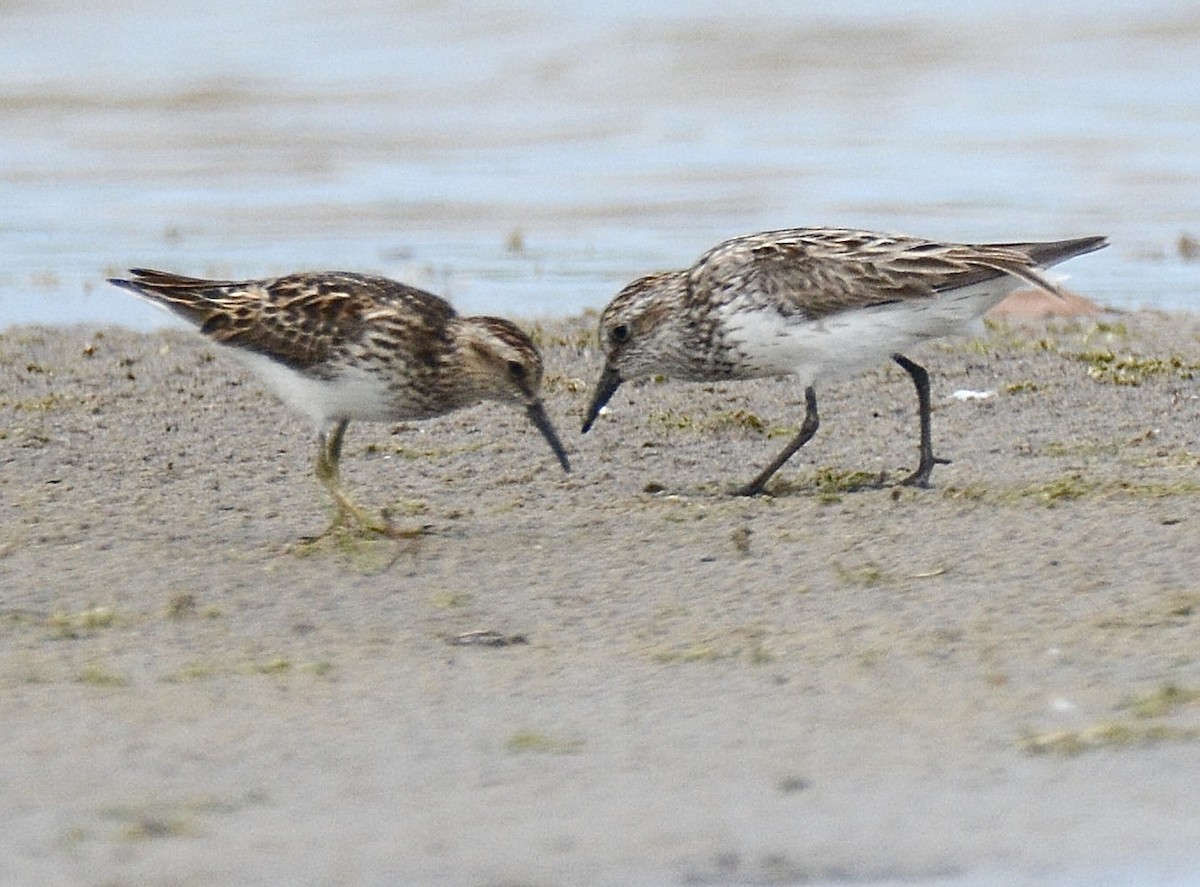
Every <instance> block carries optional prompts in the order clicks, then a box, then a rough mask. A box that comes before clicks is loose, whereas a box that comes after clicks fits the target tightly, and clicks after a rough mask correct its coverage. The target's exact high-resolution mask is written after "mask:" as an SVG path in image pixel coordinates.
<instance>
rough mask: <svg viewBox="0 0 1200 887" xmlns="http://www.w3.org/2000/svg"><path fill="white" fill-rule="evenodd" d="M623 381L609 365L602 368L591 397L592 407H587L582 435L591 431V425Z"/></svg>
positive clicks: (618, 373)
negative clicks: (594, 391) (602, 370)
mask: <svg viewBox="0 0 1200 887" xmlns="http://www.w3.org/2000/svg"><path fill="white" fill-rule="evenodd" d="M623 381H624V380H623V379H622V378H621V373H620V372H619V371H618V370H617V369H616V368H615V367H613V366H611V365H608V366H605V367H604V372H603V373H601V375H600V381H599V382H597V383H596V393H595V394H593V395H592V405H591V406H590V407H588V411H587V418H585V419H584V420H583V433H584V434H587V433H588V431H589V430H590V429H591V427H592V423H593V422H595V421H596V417H597V416H599V415H600V411H601V410H602V409H604V405H605V404H606V403H608V402H609V400H611V399H612V396H613V395H614V394H616V393H617V389H618V388H620V387H621V382H623Z"/></svg>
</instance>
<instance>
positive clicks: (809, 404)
mask: <svg viewBox="0 0 1200 887" xmlns="http://www.w3.org/2000/svg"><path fill="white" fill-rule="evenodd" d="M820 424H821V422H820V419H819V418H818V417H817V392H815V391H814V390H813V388H812V386H811V385H810V386H809V387H808V388H805V389H804V422H803V424H802V425H801V426H800V431H799V433H797V434H796V436H795V437H793V438H792V440H791V442H790V443H789V444H788V445H787V446H786V447H784V448H783V452H782V453H780V454H779V455H778V456H776V457H775V459H774V460H773V461H772V462H771V464H770V465H768V466H767V467H766V468H764V469H763V470H762V472H761V473H760V474H759V475H758V477H756V478H754V480H752V481H750V483H748V484H746V486H744V487H742V488H741V489H740V490H738V491H737V493H736V495H738V496H757V495H758V494H759V493H761V492H762V491H763V487H765V486H766V485H767V481H769V480H770V479H771V478H772V477H773V476H774V474H775V472H776V471H778V470H779V469H780V468H782V467H783V463H785V462H786V461H787V460H788V459H790V458H792V456H793V455H794V454H795V452H796V450H798V449H800V448H801V447H802V446H804V445H805V444H806V443H808V442H809V441H810V440H811V439H812V436H813V435H814V434H816V433H817V428H818V427H819V426H820Z"/></svg>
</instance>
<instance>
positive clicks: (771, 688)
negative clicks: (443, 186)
mask: <svg viewBox="0 0 1200 887" xmlns="http://www.w3.org/2000/svg"><path fill="white" fill-rule="evenodd" d="M589 323H590V322H589ZM538 335H539V338H540V339H541V341H542V342H543V344H544V348H545V352H546V358H547V365H548V372H549V378H548V388H549V394H548V401H547V402H548V408H549V411H550V414H551V415H552V417H553V418H554V419H555V421H556V423H557V424H558V427H559V431H560V433H561V435H562V437H563V439H564V441H565V442H566V443H567V446H568V449H569V451H570V452H571V456H572V459H573V462H574V466H575V471H574V472H573V473H572V474H571V475H569V476H568V475H563V474H562V473H561V472H560V471H559V469H558V468H557V466H556V464H555V462H554V460H553V458H552V456H551V454H550V452H549V450H548V449H547V447H546V446H545V443H544V441H542V440H541V438H540V437H539V436H538V434H537V433H536V431H534V430H533V429H532V428H530V427H528V426H527V425H526V423H525V420H524V418H523V417H522V416H521V415H520V414H519V413H517V412H515V411H510V410H505V409H504V408H502V407H481V408H477V409H474V410H471V411H468V412H464V413H461V414H459V415H456V416H453V417H449V418H447V419H444V420H438V421H434V422H427V423H420V424H413V425H408V426H397V427H387V426H369V425H361V424H360V425H354V426H351V429H350V434H349V436H348V438H347V445H346V456H345V460H344V463H343V465H344V471H345V479H346V483H347V486H348V488H349V490H350V491H351V492H352V494H353V495H355V496H356V497H357V498H358V499H359V501H361V502H363V503H364V504H366V505H369V506H371V507H374V508H382V507H387V508H389V509H390V510H391V513H392V514H393V515H394V519H395V520H396V522H397V523H399V524H401V525H411V526H414V527H416V526H424V525H427V526H428V527H429V528H430V533H429V535H427V536H425V537H423V538H421V539H418V540H415V541H412V542H404V543H399V544H397V543H393V542H385V541H366V540H340V541H337V540H326V541H324V542H322V543H319V544H316V545H312V546H306V545H304V544H302V543H301V542H300V540H301V537H303V536H304V535H305V534H312V533H315V532H318V531H320V530H321V529H322V528H323V527H324V526H325V523H326V521H327V520H328V516H329V511H328V508H327V503H326V501H325V498H324V495H323V493H322V492H321V490H320V488H319V487H318V486H317V484H316V482H315V481H314V479H313V477H312V473H311V460H312V457H313V455H314V445H313V440H312V434H311V431H310V429H309V428H308V427H306V425H305V424H304V422H303V421H302V420H301V419H299V418H297V417H295V416H293V415H292V414H291V413H289V412H288V411H287V410H286V409H285V408H284V407H283V406H281V405H280V404H279V403H278V402H277V401H276V400H274V398H273V397H272V396H271V395H270V394H268V393H267V392H266V391H265V390H264V389H263V388H262V387H261V386H260V385H259V384H258V382H257V381H256V380H255V379H254V378H253V377H252V376H250V375H249V374H248V373H246V372H245V371H244V370H243V369H242V367H241V366H240V364H238V363H237V362H236V361H234V360H231V359H230V358H228V357H227V356H226V355H224V354H221V353H217V352H216V351H215V349H214V348H213V347H212V346H209V345H208V344H206V343H205V342H203V341H201V340H200V339H199V338H198V337H196V336H194V335H191V334H188V333H184V332H178V333H176V332H164V333H158V334H153V335H141V334H134V333H129V332H123V331H120V330H114V329H106V330H96V329H93V328H86V329H84V328H73V329H39V328H17V329H13V330H10V331H8V332H6V333H4V334H3V335H0V379H2V381H3V386H2V388H0V454H2V457H0V458H2V459H3V462H4V465H3V469H2V471H0V510H2V513H3V515H4V519H3V524H2V533H3V535H2V538H0V586H2V588H3V592H2V593H0V594H2V596H0V637H2V642H0V693H2V695H3V699H4V716H3V718H0V745H2V747H3V749H4V755H3V763H0V795H2V796H3V798H4V803H3V804H0V831H2V832H3V834H4V835H5V845H6V848H7V849H6V851H5V852H4V853H2V854H0V881H2V882H3V883H13V884H16V883H21V884H40V883H46V884H49V883H55V884H62V883H78V884H96V885H99V884H110V885H115V884H172V885H192V884H196V885H199V884H233V883H238V884H266V883H291V884H379V885H383V884H400V883H412V884H417V883H420V884H480V885H518V884H522V885H523V884H531V885H553V884H585V883H586V884H614V885H615V884H633V883H639V884H730V883H756V884H761V883H781V884H794V883H823V882H826V881H860V880H867V881H871V880H881V881H885V882H887V881H890V880H896V881H901V880H902V881H906V882H907V881H910V880H913V879H916V880H918V881H919V880H920V879H935V880H936V879H940V878H943V877H946V878H950V877H955V876H957V877H966V878H970V879H984V880H986V878H988V877H993V878H995V879H996V881H995V883H1001V882H1004V883H1009V882H1011V879H1012V878H1015V877H1018V876H1019V877H1025V878H1033V877H1045V878H1049V879H1052V880H1058V879H1060V878H1061V877H1062V876H1063V873H1064V872H1071V873H1075V874H1076V875H1077V874H1078V873H1079V872H1088V871H1092V870H1093V869H1094V868H1096V867H1098V868H1100V869H1104V870H1106V871H1117V870H1121V871H1124V870H1126V869H1127V868H1131V869H1132V870H1134V871H1137V872H1141V873H1142V874H1145V873H1146V872H1152V873H1159V874H1161V873H1164V872H1192V873H1195V872H1196V871H1200V868H1198V866H1200V853H1198V852H1197V850H1196V848H1197V847H1200V816H1198V815H1197V812H1196V811H1197V806H1196V798H1197V797H1200V733H1198V731H1200V654H1198V650H1200V648H1198V647H1197V644H1196V637H1197V631H1198V629H1200V582H1198V580H1197V578H1196V577H1197V576H1200V545H1197V542H1198V541H1200V537H1198V535H1197V506H1198V504H1200V420H1198V418H1197V383H1196V381H1195V380H1194V379H1192V378H1190V376H1191V375H1192V370H1191V369H1190V367H1191V366H1192V365H1194V364H1198V363H1200V349H1198V348H1197V342H1198V340H1200V319H1198V318H1196V317H1191V316H1170V315H1158V314H1150V313H1141V314H1136V315H1128V316H1115V317H1114V316H1110V315H1105V316H1102V317H1100V318H1081V319H1074V320H1059V321H1051V322H1037V323H1034V324H1031V325H1028V326H1020V325H1004V326H1001V327H998V328H994V329H992V330H991V331H990V332H989V334H988V335H987V336H986V337H985V338H984V339H982V340H980V341H978V342H971V341H966V340H960V341H955V342H947V343H939V344H934V345H930V346H928V347H926V348H924V349H921V350H919V351H916V352H913V353H912V355H911V356H912V357H913V358H914V359H917V360H920V361H921V362H922V363H924V364H925V365H926V366H927V367H928V368H929V370H930V372H931V376H932V381H933V391H934V397H935V402H936V409H935V414H934V435H935V445H936V449H937V451H938V452H939V454H940V455H942V456H945V457H947V458H950V459H952V460H953V463H952V464H950V465H943V466H939V467H938V468H937V469H936V470H935V472H934V475H933V481H934V489H931V490H910V489H901V490H897V489H894V488H891V487H889V486H886V485H883V486H880V485H879V484H878V483H877V481H878V478H879V475H880V474H881V473H882V474H884V475H886V477H890V478H898V477H900V476H902V472H904V471H905V470H906V469H911V467H912V464H913V459H914V457H915V451H916V447H915V436H916V420H915V415H914V408H915V398H914V396H913V392H912V389H911V385H910V383H909V381H908V379H907V377H906V376H904V374H903V373H902V372H901V371H900V370H899V369H898V368H888V367H880V368H879V369H878V370H875V371H872V372H870V373H868V374H866V375H864V376H862V377H860V378H857V379H855V380H851V381H847V382H843V383H838V384H831V385H828V386H825V387H824V388H823V389H822V390H821V391H820V392H819V395H820V407H821V415H822V427H821V430H820V432H819V434H818V435H817V437H816V438H815V439H814V440H813V441H812V443H811V444H810V445H809V446H808V447H806V448H805V449H804V450H802V451H801V453H800V454H798V456H797V457H795V458H794V459H793V461H792V463H791V464H790V465H789V466H788V467H787V469H785V471H784V472H783V473H782V474H781V476H780V480H779V481H778V482H777V485H776V486H775V487H774V488H773V490H774V492H775V495H773V496H769V497H764V498H761V499H757V500H742V499H736V498H732V497H730V496H729V495H728V494H727V491H728V490H729V489H730V488H731V487H733V486H734V484H736V483H738V482H740V481H745V480H746V479H748V477H749V476H750V475H751V474H753V473H754V471H756V470H757V468H758V467H760V466H761V465H762V464H764V463H765V462H766V461H767V460H768V459H769V458H770V456H771V455H773V454H774V452H775V451H776V450H777V449H778V448H779V447H781V446H782V445H783V442H784V437H783V436H781V435H782V434H783V433H784V430H785V429H794V427H795V425H796V424H797V422H798V420H799V417H800V415H801V413H802V409H803V406H802V397H801V392H800V391H798V390H796V388H795V386H793V385H790V384H788V383H787V382H760V383H737V384H720V385H690V386H689V385H681V384H653V383H651V384H647V385H644V386H641V387H632V386H630V387H627V388H624V389H622V390H621V391H620V392H619V393H618V395H617V397H616V398H614V401H613V403H612V410H611V412H610V413H609V414H608V415H606V416H604V417H603V418H602V419H601V421H600V422H598V424H597V426H596V428H595V429H594V430H593V431H592V432H591V433H590V434H589V435H587V436H585V437H580V436H579V435H578V424H579V420H580V417H581V414H582V412H583V409H584V407H585V406H586V400H587V397H588V393H589V391H588V386H589V385H590V384H591V382H592V381H593V380H594V379H595V377H596V375H597V373H598V371H599V366H600V356H599V354H598V353H597V352H596V350H595V349H594V348H593V347H591V344H590V342H591V339H590V336H591V330H590V327H589V326H588V325H585V324H583V323H582V322H579V321H556V322H553V323H546V324H542V325H539V327H538ZM1123 358H1129V359H1123ZM1118 383H1121V384H1118ZM1131 383H1137V384H1131ZM959 390H967V391H977V392H986V391H991V392H994V394H993V395H992V396H989V397H986V398H982V399H972V398H968V399H956V398H952V397H951V396H950V395H952V394H953V393H954V392H956V391H959ZM853 472H869V473H870V474H854V473H853ZM651 491H654V492H651ZM478 631H488V632H495V633H496V635H495V637H496V639H497V640H498V641H501V642H504V641H507V642H508V643H507V644H506V645H500V646H492V645H488V644H483V643H479V644H473V645H465V646H464V645H460V644H456V643H452V641H454V640H455V639H456V638H458V637H459V636H460V635H463V634H464V633H470V632H478Z"/></svg>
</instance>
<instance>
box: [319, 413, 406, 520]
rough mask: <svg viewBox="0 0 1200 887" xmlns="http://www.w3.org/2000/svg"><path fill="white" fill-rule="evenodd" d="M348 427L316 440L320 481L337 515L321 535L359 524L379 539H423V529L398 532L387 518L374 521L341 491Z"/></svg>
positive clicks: (341, 426) (342, 424)
mask: <svg viewBox="0 0 1200 887" xmlns="http://www.w3.org/2000/svg"><path fill="white" fill-rule="evenodd" d="M349 424H350V423H349V422H348V421H347V420H345V419H343V420H342V421H340V422H338V424H337V425H336V427H334V429H333V432H332V434H330V435H329V436H328V438H326V435H325V432H324V431H322V432H321V433H320V435H319V436H318V437H317V466H316V475H317V480H319V481H320V482H321V485H322V486H324V487H325V489H326V490H328V491H329V495H330V496H332V497H333V503H334V505H335V506H336V507H337V514H336V515H334V518H333V523H331V524H330V525H329V529H327V530H326V531H325V532H324V533H323V534H322V535H328V534H329V533H332V532H334V531H336V530H339V529H342V528H344V527H346V526H347V525H348V524H357V525H358V526H359V527H360V528H361V529H363V530H365V531H366V532H369V533H378V534H379V535H380V536H386V537H388V538H389V539H412V538H415V537H417V536H422V535H424V534H425V531H424V529H416V530H400V529H397V528H396V527H394V526H393V525H392V522H391V521H390V520H388V518H387V515H380V516H379V518H378V519H377V518H374V517H372V516H371V515H369V514H368V513H367V512H366V511H365V510H363V509H362V508H360V507H359V506H358V505H355V504H354V502H353V501H351V499H350V497H349V496H347V495H346V493H345V491H344V490H343V489H342V484H341V479H340V473H339V471H338V462H339V460H340V459H341V457H342V438H344V437H345V435H346V427H347V426H348V425H349Z"/></svg>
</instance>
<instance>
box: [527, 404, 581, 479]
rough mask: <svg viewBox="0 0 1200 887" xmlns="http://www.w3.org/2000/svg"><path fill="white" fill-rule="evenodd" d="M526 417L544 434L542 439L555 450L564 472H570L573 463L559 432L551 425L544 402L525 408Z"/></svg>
mask: <svg viewBox="0 0 1200 887" xmlns="http://www.w3.org/2000/svg"><path fill="white" fill-rule="evenodd" d="M525 415H527V416H528V417H529V421H530V422H532V423H533V427H534V428H536V429H537V430H538V431H540V432H542V437H544V438H546V443H548V444H550V449H552V450H554V455H555V456H557V457H558V464H560V465H561V466H562V467H563V471H570V470H571V463H570V462H568V461H567V451H566V450H564V449H563V445H562V441H560V440H559V439H558V432H557V431H555V430H554V426H553V425H551V424H550V417H549V416H547V415H546V408H545V407H543V406H542V402H541V401H540V400H535V401H534V402H533V403H531V404H530V405H529V406H528V407H526V408H525Z"/></svg>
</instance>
